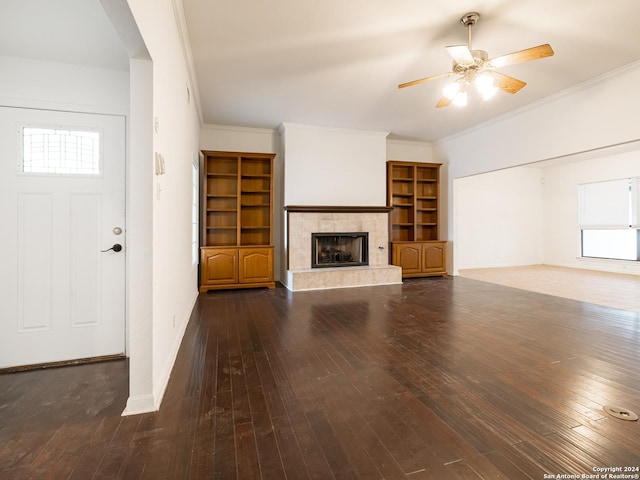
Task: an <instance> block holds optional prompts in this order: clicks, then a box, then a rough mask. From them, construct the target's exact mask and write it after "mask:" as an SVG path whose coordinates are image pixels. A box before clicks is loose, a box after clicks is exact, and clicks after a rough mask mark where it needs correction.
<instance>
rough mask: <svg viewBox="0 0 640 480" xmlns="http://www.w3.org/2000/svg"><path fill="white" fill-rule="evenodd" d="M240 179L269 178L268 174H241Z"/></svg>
mask: <svg viewBox="0 0 640 480" xmlns="http://www.w3.org/2000/svg"><path fill="white" fill-rule="evenodd" d="M240 176H241V177H242V178H271V174H270V173H242V174H241V175H240Z"/></svg>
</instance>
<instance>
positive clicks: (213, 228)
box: [205, 225, 238, 230]
mask: <svg viewBox="0 0 640 480" xmlns="http://www.w3.org/2000/svg"><path fill="white" fill-rule="evenodd" d="M205 228H206V229H207V230H237V229H238V227H237V226H235V225H234V226H232V227H221V226H217V227H209V226H207V227H205Z"/></svg>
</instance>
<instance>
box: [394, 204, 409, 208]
mask: <svg viewBox="0 0 640 480" xmlns="http://www.w3.org/2000/svg"><path fill="white" fill-rule="evenodd" d="M396 207H398V208H413V203H394V204H393V208H396Z"/></svg>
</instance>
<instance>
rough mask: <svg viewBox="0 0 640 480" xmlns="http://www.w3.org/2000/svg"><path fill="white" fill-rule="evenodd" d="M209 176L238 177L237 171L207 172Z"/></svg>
mask: <svg viewBox="0 0 640 480" xmlns="http://www.w3.org/2000/svg"><path fill="white" fill-rule="evenodd" d="M207 177H218V178H238V174H237V173H228V172H227V173H225V172H207Z"/></svg>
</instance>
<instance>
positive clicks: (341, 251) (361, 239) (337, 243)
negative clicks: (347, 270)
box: [311, 232, 369, 268]
mask: <svg viewBox="0 0 640 480" xmlns="http://www.w3.org/2000/svg"><path fill="white" fill-rule="evenodd" d="M368 252H369V234H368V233H367V232H347V233H334V232H331V233H312V234H311V267H312V268H323V267H354V266H360V265H369V258H368Z"/></svg>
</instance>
